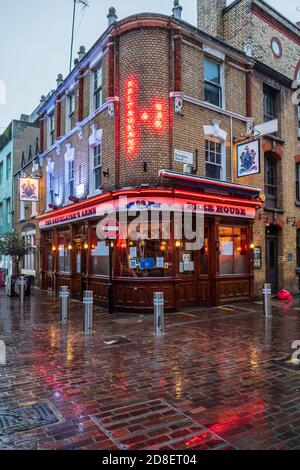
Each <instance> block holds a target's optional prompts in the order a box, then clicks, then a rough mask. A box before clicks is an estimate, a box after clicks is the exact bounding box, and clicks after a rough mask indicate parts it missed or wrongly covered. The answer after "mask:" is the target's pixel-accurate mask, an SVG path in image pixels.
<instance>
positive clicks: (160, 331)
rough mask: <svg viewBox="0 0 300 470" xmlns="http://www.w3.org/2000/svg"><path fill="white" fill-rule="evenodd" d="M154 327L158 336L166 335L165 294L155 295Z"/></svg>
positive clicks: (156, 293)
mask: <svg viewBox="0 0 300 470" xmlns="http://www.w3.org/2000/svg"><path fill="white" fill-rule="evenodd" d="M154 327H155V334H156V336H163V335H164V334H165V301H164V294H163V292H155V293H154Z"/></svg>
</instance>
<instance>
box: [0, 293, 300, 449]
mask: <svg viewBox="0 0 300 470" xmlns="http://www.w3.org/2000/svg"><path fill="white" fill-rule="evenodd" d="M274 305H275V306H274V308H273V311H274V315H273V317H272V318H271V319H269V320H265V319H264V317H263V313H262V305H261V304H260V303H254V304H240V305H236V306H225V307H223V308H214V309H198V310H196V311H194V310H193V309H190V310H189V311H187V310H184V311H182V312H178V313H174V314H167V315H166V335H165V336H164V337H163V338H162V339H159V338H156V337H155V336H154V334H153V316H152V315H135V314H131V315H130V314H116V315H113V316H109V315H108V314H107V313H106V312H105V311H102V310H101V309H97V308H95V312H94V313H95V315H94V332H93V334H92V335H91V336H85V335H84V334H83V332H82V329H83V328H82V324H83V308H82V304H80V303H78V302H71V307H70V314H69V323H68V326H62V325H61V324H60V323H59V301H58V299H57V298H55V297H54V296H53V295H51V294H49V293H47V292H41V291H39V290H35V291H34V292H33V295H32V297H31V298H30V299H26V302H25V305H24V307H21V306H20V303H19V301H18V299H11V298H8V297H6V296H5V293H4V290H3V289H2V290H1V291H0V340H2V341H4V342H5V344H6V349H7V358H6V365H0V449H91V450H92V449H94V450H97V449H105V450H118V449H119V450H124V449H136V450H137V449H147V450H150V449H154V450H159V449H164V450H172V449H180V450H202V449H203V450H204V449H220V450H237V449H278V450H284V449H300V372H297V371H292V370H288V369H285V368H283V367H281V366H280V365H279V364H277V363H276V362H275V360H276V359H279V358H282V357H286V356H288V355H291V353H292V352H293V350H292V343H293V342H294V341H295V340H300V308H299V306H298V305H299V301H298V300H297V301H296V302H295V303H294V305H293V306H292V307H290V308H289V309H285V308H283V306H281V305H279V304H278V303H275V304H274ZM116 336H117V337H122V338H121V341H119V342H118V343H117V344H115V343H114V341H110V339H111V338H112V337H116ZM124 338H125V339H124ZM28 407H33V408H32V409H31V408H28ZM32 410H33V411H32Z"/></svg>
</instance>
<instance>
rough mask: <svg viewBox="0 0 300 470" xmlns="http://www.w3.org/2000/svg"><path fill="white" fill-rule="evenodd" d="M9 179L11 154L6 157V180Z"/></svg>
mask: <svg viewBox="0 0 300 470" xmlns="http://www.w3.org/2000/svg"><path fill="white" fill-rule="evenodd" d="M10 177H11V154H10V153H9V154H8V155H7V157H6V179H7V180H8V179H9V178H10Z"/></svg>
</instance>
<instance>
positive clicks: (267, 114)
mask: <svg viewBox="0 0 300 470" xmlns="http://www.w3.org/2000/svg"><path fill="white" fill-rule="evenodd" d="M278 93H279V92H278V90H276V89H275V88H272V87H271V86H269V85H268V84H266V83H264V84H263V114H264V122H269V121H273V120H274V119H278V117H277V116H278ZM268 98H269V99H272V108H273V109H272V110H267V106H266V105H267V99H268Z"/></svg>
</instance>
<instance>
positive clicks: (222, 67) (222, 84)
mask: <svg viewBox="0 0 300 470" xmlns="http://www.w3.org/2000/svg"><path fill="white" fill-rule="evenodd" d="M205 60H208V61H210V62H214V63H215V64H217V65H219V67H220V85H218V84H217V83H214V82H210V81H209V80H205ZM203 74H204V77H203V78H204V93H205V84H206V83H209V84H211V85H213V86H215V87H218V88H219V89H220V90H221V100H220V104H219V106H216V105H214V104H213V103H209V104H210V105H211V106H216V108H221V109H225V106H226V101H225V65H224V62H220V61H219V60H216V59H213V58H212V57H209V56H204V59H203ZM204 101H205V96H204ZM205 102H206V103H208V101H205Z"/></svg>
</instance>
